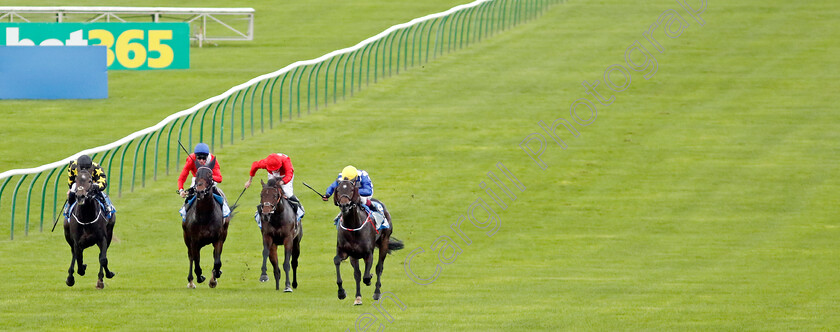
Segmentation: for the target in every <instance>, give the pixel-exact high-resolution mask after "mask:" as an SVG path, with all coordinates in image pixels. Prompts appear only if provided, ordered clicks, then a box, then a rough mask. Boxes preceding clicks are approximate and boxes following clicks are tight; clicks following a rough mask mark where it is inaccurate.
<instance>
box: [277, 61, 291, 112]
mask: <svg viewBox="0 0 840 332" xmlns="http://www.w3.org/2000/svg"><path fill="white" fill-rule="evenodd" d="M286 77H289V72H285V73H283V79H282V80H280V90H277V97H278V100H277V107H279V108H280V110H279V112H278V113H277V115H278V116H277V117H278V118H280V122H283V85H285V84H286Z"/></svg>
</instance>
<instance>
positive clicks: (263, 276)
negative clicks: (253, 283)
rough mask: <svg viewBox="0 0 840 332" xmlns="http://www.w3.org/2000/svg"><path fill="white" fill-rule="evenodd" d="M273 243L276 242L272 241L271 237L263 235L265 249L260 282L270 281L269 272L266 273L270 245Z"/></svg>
mask: <svg viewBox="0 0 840 332" xmlns="http://www.w3.org/2000/svg"><path fill="white" fill-rule="evenodd" d="M272 243H274V242H273V241H271V238H270V237H267V236H263V251H262V256H263V264H262V273H261V274H260V282H266V281H268V273H266V267H265V263H266V261H267V260H268V247H269V246H271V245H272Z"/></svg>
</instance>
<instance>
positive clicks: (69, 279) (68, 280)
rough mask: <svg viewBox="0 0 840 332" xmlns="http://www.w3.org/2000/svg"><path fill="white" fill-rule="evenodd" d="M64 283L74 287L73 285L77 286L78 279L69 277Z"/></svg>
mask: <svg viewBox="0 0 840 332" xmlns="http://www.w3.org/2000/svg"><path fill="white" fill-rule="evenodd" d="M64 282H65V283H67V286H70V287H73V285H75V284H76V278H73V276H69V277H67V280H65V281H64Z"/></svg>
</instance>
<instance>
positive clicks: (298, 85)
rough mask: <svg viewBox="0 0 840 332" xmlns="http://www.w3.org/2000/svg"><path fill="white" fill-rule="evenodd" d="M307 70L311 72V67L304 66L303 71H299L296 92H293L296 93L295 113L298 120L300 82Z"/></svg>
mask: <svg viewBox="0 0 840 332" xmlns="http://www.w3.org/2000/svg"><path fill="white" fill-rule="evenodd" d="M307 69H309V72H312V66H306V67H303V70H301V71H300V76H298V81H297V90H295V92H296V93H297V113H298V118H299V117H300V81H302V80H303V73H305V72H306V70H307ZM290 98H291V97H290ZM289 108H290V109H291V106H289ZM308 111H309V110H307V112H308Z"/></svg>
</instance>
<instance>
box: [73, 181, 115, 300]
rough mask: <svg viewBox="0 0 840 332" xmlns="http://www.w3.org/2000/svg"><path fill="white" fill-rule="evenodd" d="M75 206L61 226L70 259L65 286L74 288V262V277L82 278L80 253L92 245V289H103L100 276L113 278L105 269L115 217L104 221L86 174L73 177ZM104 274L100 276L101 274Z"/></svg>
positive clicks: (82, 266) (104, 211) (94, 188)
mask: <svg viewBox="0 0 840 332" xmlns="http://www.w3.org/2000/svg"><path fill="white" fill-rule="evenodd" d="M75 184H76V189H75V192H74V194H75V195H76V202H75V203H74V204H73V205H72V206H70V207H68V211H67V216H68V218H67V220H66V222H65V223H64V238H65V239H66V240H67V244H69V245H70V252H71V253H72V254H73V259H72V260H71V261H70V269H69V270H68V271H67V272H68V275H67V280H66V281H65V282H66V283H67V286H70V287H72V286H73V285H74V284H76V280H75V278H73V265H74V264H77V262H78V267H79V270H78V273H79V275H80V276H84V275H85V269H87V264H85V263H84V261H83V258H84V255H83V252H84V250H85V249H86V248H88V247H91V246H93V245H94V244H95V245H97V246H98V247H99V279H98V280H97V281H96V288H97V289H102V288H105V283H104V282H103V281H102V277H103V275H104V276H105V277H107V278H108V279H111V278H113V277H114V275H116V274H115V273H114V272H111V270H109V269H108V255H107V253H108V247H109V246H110V245H111V238H112V237H113V235H114V224H115V223H116V216H114V215H112V216H111V218H110V219H108V218H107V217H106V215H107V214H108V210H107V209H106V208H105V207H104V206H102V204H100V203H99V200H97V199H96V197H95V195H96V194H95V193H94V192H93V190H96V187H95V185H94V184H93V177H92V176H91V175H90V172H88V171H87V170H80V171H79V174H77V175H76V181H75ZM103 270H104V274H103Z"/></svg>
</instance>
